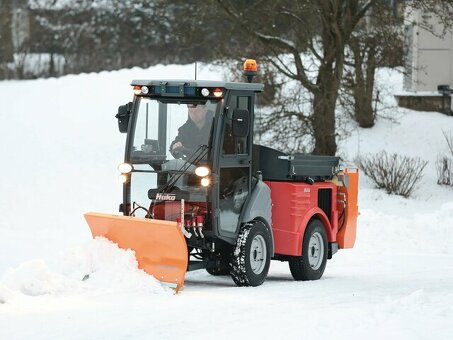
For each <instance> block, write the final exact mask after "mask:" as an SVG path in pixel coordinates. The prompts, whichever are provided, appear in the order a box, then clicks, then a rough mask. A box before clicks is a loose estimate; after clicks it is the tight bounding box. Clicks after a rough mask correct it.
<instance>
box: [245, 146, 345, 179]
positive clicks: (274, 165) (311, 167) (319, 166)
mask: <svg viewBox="0 0 453 340" xmlns="http://www.w3.org/2000/svg"><path fill="white" fill-rule="evenodd" d="M339 162H340V158H339V157H334V156H313V155H309V154H295V155H288V154H286V153H283V152H280V151H277V150H275V149H272V148H268V147H265V146H262V145H253V170H254V172H256V171H261V173H262V175H263V180H265V181H295V182H303V181H310V180H313V181H322V180H328V179H331V178H332V176H333V175H335V174H336V173H337V172H338V167H339Z"/></svg>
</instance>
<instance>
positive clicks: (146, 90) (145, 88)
mask: <svg viewBox="0 0 453 340" xmlns="http://www.w3.org/2000/svg"><path fill="white" fill-rule="evenodd" d="M140 90H141V92H142V93H143V94H148V92H149V89H148V86H142V88H141V89H140Z"/></svg>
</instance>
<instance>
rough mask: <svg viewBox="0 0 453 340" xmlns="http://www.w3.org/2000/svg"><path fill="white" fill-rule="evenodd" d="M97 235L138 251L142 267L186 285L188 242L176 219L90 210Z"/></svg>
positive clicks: (167, 280) (90, 221)
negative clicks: (160, 218) (140, 216)
mask: <svg viewBox="0 0 453 340" xmlns="http://www.w3.org/2000/svg"><path fill="white" fill-rule="evenodd" d="M84 216H85V219H86V221H87V222H88V225H89V226H90V229H91V233H92V234H93V237H96V236H103V237H105V238H107V239H109V240H111V241H112V242H114V243H117V244H118V246H119V247H120V248H123V249H132V250H134V251H135V257H136V258H137V262H138V266H139V268H141V269H143V270H144V271H145V272H146V273H148V274H151V275H153V276H154V277H155V278H156V279H157V280H159V281H162V282H165V283H169V284H171V285H172V286H174V285H175V286H176V291H179V290H180V289H181V288H182V287H183V286H184V278H185V275H186V271H187V264H188V253H187V244H186V240H185V238H184V235H183V234H182V232H181V229H180V228H179V227H178V225H177V223H176V222H169V221H163V220H152V219H147V218H138V217H128V216H117V215H108V214H100V213H93V212H90V213H86V214H85V215H84Z"/></svg>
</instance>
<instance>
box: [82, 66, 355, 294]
mask: <svg viewBox="0 0 453 340" xmlns="http://www.w3.org/2000/svg"><path fill="white" fill-rule="evenodd" d="M245 69H246V70H245V74H246V76H248V78H249V81H251V78H252V76H253V75H254V73H255V71H256V63H254V61H251V60H248V61H247V62H246V63H245ZM132 86H133V91H134V100H133V102H131V103H128V104H126V105H124V106H120V107H119V110H118V114H117V115H116V117H117V119H118V125H119V130H120V131H121V132H124V133H127V140H126V151H125V158H124V163H123V164H121V165H120V167H119V169H120V172H121V176H122V179H123V182H124V186H123V188H124V190H123V201H122V203H121V204H120V212H122V214H123V216H117V215H107V214H100V213H87V214H85V218H86V220H87V222H88V224H89V226H90V228H91V231H92V234H93V236H94V237H95V236H104V237H106V238H108V239H110V240H111V241H113V242H115V243H117V244H118V245H119V247H121V248H125V249H128V248H130V249H133V250H134V251H135V255H136V257H137V261H138V264H139V267H140V268H142V269H143V270H144V271H145V272H147V273H149V274H151V275H153V276H154V277H155V278H156V279H158V280H160V281H162V282H166V283H169V284H171V285H174V287H175V288H176V289H177V290H179V289H181V288H182V287H183V285H184V279H185V274H186V272H187V271H190V270H195V269H206V270H207V271H208V272H209V273H210V274H212V275H231V277H232V279H233V281H234V282H235V283H236V284H237V285H238V286H258V285H261V284H262V283H263V282H264V280H265V279H266V276H267V274H268V270H269V265H270V260H271V259H273V260H278V261H287V262H288V263H289V269H290V271H291V274H292V276H293V277H294V279H295V280H317V279H319V278H320V277H321V276H322V275H323V272H324V269H325V266H326V262H327V259H330V258H332V256H333V255H334V254H335V253H336V252H337V250H338V249H342V248H351V247H353V245H354V242H355V236H356V222H357V214H358V211H357V191H358V171H357V170H356V169H355V168H346V167H341V166H340V164H339V158H338V157H331V156H313V155H306V154H295V155H288V154H286V153H283V152H280V151H278V150H275V149H272V148H269V147H265V146H261V145H257V144H255V143H254V141H253V136H254V124H253V122H254V119H255V115H254V108H255V99H256V98H255V97H256V96H257V95H258V94H259V93H260V92H262V91H263V85H262V84H257V83H251V82H248V83H236V82H222V81H203V80H134V81H133V82H132ZM197 114H198V116H197ZM200 116H202V117H203V122H202V123H200V121H201V119H199V117H200ZM190 128H194V130H193V131H194V132H192V133H189V134H187V132H188V131H189V130H190ZM197 129H198V130H197ZM183 133H186V135H185V136H183Z"/></svg>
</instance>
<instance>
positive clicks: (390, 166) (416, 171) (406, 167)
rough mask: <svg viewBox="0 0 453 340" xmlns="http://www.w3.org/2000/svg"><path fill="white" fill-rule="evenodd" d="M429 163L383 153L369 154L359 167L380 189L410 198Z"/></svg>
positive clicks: (362, 159)
mask: <svg viewBox="0 0 453 340" xmlns="http://www.w3.org/2000/svg"><path fill="white" fill-rule="evenodd" d="M426 164H428V162H427V161H423V160H421V159H420V158H418V157H416V158H412V157H407V156H402V155H398V154H396V153H394V154H391V155H389V154H387V152H386V151H381V152H379V153H377V154H369V155H366V156H363V157H361V158H360V159H359V167H360V168H361V170H362V171H363V172H364V173H365V175H367V176H368V177H370V178H371V179H372V180H373V182H374V183H375V184H376V185H377V187H378V188H379V189H385V190H386V191H387V193H388V194H396V195H401V196H403V197H406V198H407V197H409V196H410V195H411V193H412V192H413V190H414V189H415V185H416V184H417V182H419V181H420V179H421V178H422V176H423V175H422V173H423V169H424V168H425V166H426Z"/></svg>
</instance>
